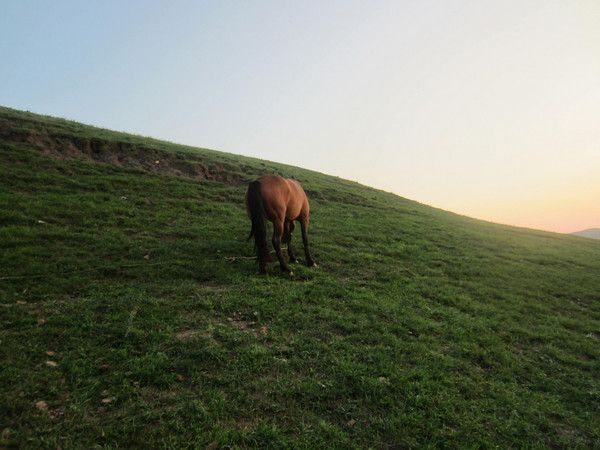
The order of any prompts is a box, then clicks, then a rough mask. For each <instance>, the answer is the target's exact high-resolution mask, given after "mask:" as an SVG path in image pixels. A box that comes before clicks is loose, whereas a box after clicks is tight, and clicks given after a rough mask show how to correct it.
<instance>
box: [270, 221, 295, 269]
mask: <svg viewBox="0 0 600 450" xmlns="http://www.w3.org/2000/svg"><path fill="white" fill-rule="evenodd" d="M283 231H284V221H283V219H277V220H274V221H273V247H275V253H277V259H278V260H279V265H280V267H281V270H282V271H284V272H288V273H289V272H291V270H290V268H289V267H288V265H287V263H286V262H285V259H284V258H283V253H281V238H282V236H283Z"/></svg>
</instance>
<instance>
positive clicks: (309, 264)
mask: <svg viewBox="0 0 600 450" xmlns="http://www.w3.org/2000/svg"><path fill="white" fill-rule="evenodd" d="M307 266H308V267H319V265H318V264H317V262H316V261H310V262H309V263H308V264H307Z"/></svg>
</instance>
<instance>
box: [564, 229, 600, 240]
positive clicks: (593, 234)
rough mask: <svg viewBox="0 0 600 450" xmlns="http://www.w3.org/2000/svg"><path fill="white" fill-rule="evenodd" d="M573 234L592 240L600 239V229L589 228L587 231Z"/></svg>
mask: <svg viewBox="0 0 600 450" xmlns="http://www.w3.org/2000/svg"><path fill="white" fill-rule="evenodd" d="M571 234H573V235H575V236H581V237H586V238H590V239H600V228H588V229H587V230H582V231H576V232H575V233H571Z"/></svg>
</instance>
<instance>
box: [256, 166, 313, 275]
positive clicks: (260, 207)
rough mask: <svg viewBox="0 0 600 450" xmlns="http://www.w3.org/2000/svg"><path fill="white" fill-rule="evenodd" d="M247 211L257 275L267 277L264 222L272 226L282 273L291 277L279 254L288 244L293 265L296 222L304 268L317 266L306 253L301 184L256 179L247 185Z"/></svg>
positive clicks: (268, 177) (304, 200) (305, 212)
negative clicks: (252, 238) (299, 232)
mask: <svg viewBox="0 0 600 450" xmlns="http://www.w3.org/2000/svg"><path fill="white" fill-rule="evenodd" d="M246 210H247V211H248V216H249V217H250V220H252V229H251V230H250V236H249V237H248V239H250V238H251V237H252V236H254V241H255V242H256V251H257V256H258V268H259V271H260V273H267V262H268V261H269V260H270V255H269V250H268V248H267V227H266V223H265V218H266V219H269V220H270V221H271V222H273V239H272V243H273V247H275V252H276V253H277V259H278V260H279V265H280V266H281V270H282V271H284V272H288V273H291V270H290V268H289V266H288V265H287V263H286V262H285V259H284V257H283V254H282V253H281V242H282V241H283V242H284V243H285V244H287V250H288V256H289V257H290V262H291V263H293V262H296V257H295V256H294V250H292V231H294V221H295V220H297V221H299V222H300V227H301V229H302V243H303V244H304V255H305V256H306V265H307V266H309V267H313V266H316V265H317V264H316V263H315V260H314V259H313V258H312V256H311V255H310V251H309V249H308V210H309V206H308V197H307V196H306V193H305V192H304V189H302V186H300V183H298V182H297V181H296V180H293V179H290V178H283V177H279V176H273V175H264V176H262V177H259V178H258V179H257V180H255V181H252V182H251V183H250V184H249V185H248V189H247V191H246Z"/></svg>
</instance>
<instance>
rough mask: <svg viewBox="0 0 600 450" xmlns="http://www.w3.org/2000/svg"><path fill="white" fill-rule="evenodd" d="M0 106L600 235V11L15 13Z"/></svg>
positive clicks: (459, 6) (536, 7)
mask: <svg viewBox="0 0 600 450" xmlns="http://www.w3.org/2000/svg"><path fill="white" fill-rule="evenodd" d="M3 9H4V11H3V14H2V17H0V37H1V39H0V54H2V56H3V66H4V67H3V70H2V71H0V86H1V87H0V104H1V105H3V106H9V107H12V108H17V109H26V110H31V111H34V112H38V113H44V114H50V115H54V116H59V117H66V118H69V119H73V120H78V121H81V122H84V123H89V124H93V125H97V126H102V127H106V128H111V129H115V130H122V131H127V132H133V133H137V134H142V135H148V136H153V137H157V138H161V139H166V140H170V141H175V142H179V143H184V144H189V145H195V146H201V147H207V148H214V149H220V150H225V151H228V152H232V153H238V154H243V155H248V156H254V157H258V158H262V159H268V160H273V161H278V162H283V163H287V164H291V165H295V166H299V167H304V168H308V169H313V170H318V171H320V172H324V173H328V174H332V175H337V176H340V177H342V178H348V179H352V180H356V181H358V182H360V183H363V184H366V185H370V186H373V187H376V188H380V189H384V190H386V191H391V192H394V193H396V194H398V195H401V196H403V197H406V198H410V199H413V200H416V201H419V202H423V203H426V204H429V205H432V206H435V207H439V208H442V209H445V210H449V211H453V212H456V213H459V214H464V215H468V216H471V217H475V218H479V219H484V220H488V221H493V222H499V223H503V224H509V225H516V226H523V227H529V228H536V229H543V230H549V231H556V232H564V233H568V232H575V231H579V230H582V229H586V228H600V2H597V1H593V0H588V1H525V2H523V1H468V0H463V1H457V2H440V1H419V2H412V1H407V2H398V1H391V0H390V1H375V2H359V1H331V2H325V3H323V2H316V1H315V2H312V1H308V2H301V3H283V2H274V1H258V2H202V4H200V3H196V2H169V3H167V2H158V1H155V2H141V1H139V2H136V1H131V2H127V3H123V2H117V1H108V2H102V3H96V4H90V5H86V4H83V3H80V2H75V1H58V2H52V3H49V2H47V3H44V2H33V1H23V2H11V3H9V4H7V5H4V7H3Z"/></svg>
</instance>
